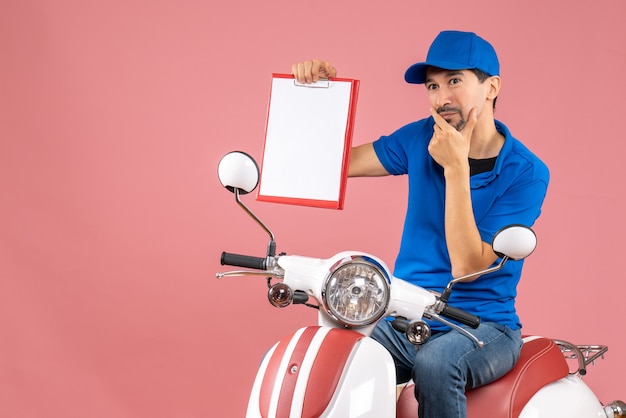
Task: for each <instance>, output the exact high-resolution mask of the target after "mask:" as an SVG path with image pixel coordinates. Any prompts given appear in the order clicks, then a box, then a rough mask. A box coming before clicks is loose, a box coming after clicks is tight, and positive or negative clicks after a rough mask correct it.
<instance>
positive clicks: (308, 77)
mask: <svg viewBox="0 0 626 418" xmlns="http://www.w3.org/2000/svg"><path fill="white" fill-rule="evenodd" d="M303 66H304V79H305V81H306V83H307V84H309V83H312V82H314V81H316V80H315V76H314V74H313V67H314V62H313V61H304V64H303ZM318 68H319V67H318ZM316 71H317V70H316Z"/></svg>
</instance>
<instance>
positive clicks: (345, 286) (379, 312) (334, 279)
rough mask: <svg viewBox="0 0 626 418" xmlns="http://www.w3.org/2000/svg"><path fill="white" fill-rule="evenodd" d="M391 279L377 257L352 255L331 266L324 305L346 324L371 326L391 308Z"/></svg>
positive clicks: (324, 294) (325, 289) (323, 295)
mask: <svg viewBox="0 0 626 418" xmlns="http://www.w3.org/2000/svg"><path fill="white" fill-rule="evenodd" d="M390 282H391V281H390V279H389V275H388V274H387V273H386V270H385V269H384V268H383V267H382V266H381V265H380V264H379V263H378V262H376V261H375V260H373V259H371V258H369V257H366V256H360V255H354V256H349V257H346V258H344V259H342V260H340V261H339V262H337V263H335V265H333V266H332V267H331V268H330V271H329V274H328V276H327V277H326V280H325V281H324V285H323V287H322V304H323V306H324V308H325V309H326V311H327V312H328V313H329V314H330V315H331V316H332V317H333V318H335V319H336V320H337V321H338V322H340V323H341V324H343V325H346V326H362V325H369V324H372V323H373V322H375V321H377V320H379V319H380V318H381V317H382V316H383V315H384V314H385V311H386V310H387V306H388V305H389V298H390V293H391V291H390V287H389V284H390Z"/></svg>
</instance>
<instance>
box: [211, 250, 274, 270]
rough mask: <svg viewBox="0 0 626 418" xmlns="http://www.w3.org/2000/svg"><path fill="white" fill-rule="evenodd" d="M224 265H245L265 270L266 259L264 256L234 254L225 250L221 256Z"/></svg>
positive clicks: (245, 266)
mask: <svg viewBox="0 0 626 418" xmlns="http://www.w3.org/2000/svg"><path fill="white" fill-rule="evenodd" d="M220 263H221V264H222V265H228V266H236V267H244V268H249V269H256V270H265V268H266V265H267V263H266V260H265V258H264V257H253V256H251V255H243V254H233V253H227V252H223V253H222V256H221V257H220Z"/></svg>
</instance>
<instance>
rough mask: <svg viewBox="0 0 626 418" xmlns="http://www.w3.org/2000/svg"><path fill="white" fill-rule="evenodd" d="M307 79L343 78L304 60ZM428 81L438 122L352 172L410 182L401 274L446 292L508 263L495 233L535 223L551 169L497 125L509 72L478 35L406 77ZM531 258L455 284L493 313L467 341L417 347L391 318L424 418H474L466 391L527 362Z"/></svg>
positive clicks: (380, 332) (461, 35)
mask: <svg viewBox="0 0 626 418" xmlns="http://www.w3.org/2000/svg"><path fill="white" fill-rule="evenodd" d="M292 72H293V74H294V76H295V77H296V79H298V80H299V81H300V82H307V83H310V82H313V81H316V80H317V79H319V78H325V77H335V76H336V74H337V71H336V69H335V68H334V67H333V66H332V64H330V63H328V62H323V61H318V60H312V61H306V62H301V63H298V64H294V66H293V68H292ZM405 80H406V81H407V82H409V83H414V84H424V85H425V87H426V91H427V94H428V98H429V101H430V105H431V112H430V113H431V115H430V117H427V118H425V119H422V120H419V121H417V122H413V123H409V124H408V125H406V126H403V127H401V128H400V129H398V130H397V131H395V132H394V133H392V134H390V135H388V136H382V137H381V138H379V139H378V140H376V141H374V142H373V143H368V144H364V145H360V146H357V147H355V148H353V149H352V152H351V157H350V167H349V176H352V177H354V176H383V175H389V174H391V175H401V174H408V175H409V186H408V187H409V199H408V207H407V213H406V219H405V224H404V231H403V235H402V242H401V246H400V251H399V254H398V257H397V259H396V264H395V269H394V275H395V276H396V277H398V278H400V279H403V280H407V281H409V282H411V283H415V284H417V285H419V286H422V287H425V288H428V289H432V290H435V291H439V292H440V291H441V290H442V289H443V288H444V287H445V285H446V284H447V283H448V282H449V281H450V280H451V279H452V278H453V277H460V276H463V275H466V274H469V273H472V272H476V271H480V270H483V269H485V268H487V267H489V266H491V265H492V264H493V263H494V262H495V261H496V260H497V258H498V256H497V255H496V254H495V253H494V251H493V249H492V248H491V245H490V242H491V238H492V237H493V235H494V234H495V233H496V232H497V231H498V230H499V229H501V228H502V227H504V226H506V225H509V224H524V225H528V226H531V225H532V224H533V223H534V222H535V220H536V219H537V217H538V216H539V214H540V212H541V205H542V203H543V200H544V197H545V193H546V190H547V186H548V180H549V173H548V169H547V167H546V166H545V164H544V163H543V162H542V161H541V160H539V159H538V158H537V157H536V156H535V155H533V154H532V153H531V152H530V151H529V150H528V149H527V148H526V147H525V146H524V145H523V144H522V143H521V142H519V141H518V140H517V139H515V138H514V137H513V136H511V133H510V132H509V130H508V129H507V127H506V126H505V125H504V124H502V123H501V122H499V121H496V120H495V119H494V109H495V103H496V98H497V97H498V93H499V92H500V86H501V79H500V65H499V61H498V57H497V55H496V52H495V50H494V49H493V47H492V46H491V45H490V44H489V43H488V42H487V41H486V40H484V39H482V38H481V37H479V36H478V35H476V34H474V33H471V32H459V31H444V32H441V33H440V34H439V35H438V36H437V37H436V38H435V40H434V41H433V43H432V45H431V46H430V49H429V51H428V55H427V59H426V61H425V62H420V63H417V64H414V65H412V66H411V67H409V68H408V70H407V71H406V73H405ZM522 264H523V261H515V262H508V263H507V264H506V265H505V266H504V268H503V269H501V270H500V271H498V272H495V273H491V274H488V275H485V276H484V277H481V278H479V279H478V280H474V281H472V282H468V283H460V284H457V285H456V286H455V287H454V290H453V292H452V296H451V298H450V304H451V305H452V306H455V307H458V308H462V309H465V310H466V311H468V312H470V313H472V314H475V315H478V316H480V317H481V319H482V322H481V325H480V326H479V328H478V329H477V330H472V332H473V333H474V335H476V336H477V337H478V338H479V339H480V340H482V341H483V342H484V343H485V346H484V348H482V349H479V348H477V347H476V346H475V345H474V343H473V342H472V341H471V340H470V339H469V338H467V337H466V336H463V335H462V334H461V333H459V332H457V331H454V330H451V329H450V328H448V327H446V326H444V325H442V324H440V323H436V322H433V323H431V327H432V329H433V336H432V337H431V338H430V340H429V341H428V342H427V343H426V344H424V345H422V346H421V347H419V348H415V347H414V346H412V345H411V344H410V343H409V342H408V341H407V340H406V338H405V337H404V335H403V334H401V333H399V332H397V331H395V330H394V329H393V328H392V327H391V326H390V323H389V322H387V321H381V323H380V324H379V325H378V326H377V328H376V330H375V331H374V334H373V336H372V337H373V338H375V339H376V340H378V341H379V342H380V343H381V344H383V345H384V346H385V347H386V348H387V349H388V350H389V352H390V353H391V355H392V357H393V358H394V361H395V364H396V374H397V378H398V382H406V381H408V380H409V379H411V378H412V379H413V380H414V382H415V392H416V397H417V399H418V402H419V411H418V413H419V416H420V417H421V418H455V417H465V416H466V402H465V389H467V388H473V387H478V386H482V385H485V384H487V383H490V382H492V381H494V380H496V379H498V378H499V377H501V376H503V375H504V374H506V373H507V372H508V371H509V370H510V369H511V368H512V367H513V366H514V365H515V363H516V361H517V359H518V357H519V352H520V348H521V345H522V341H521V331H520V329H521V323H520V321H519V318H518V316H517V314H516V311H515V296H516V286H517V283H518V281H519V279H520V275H521V269H522Z"/></svg>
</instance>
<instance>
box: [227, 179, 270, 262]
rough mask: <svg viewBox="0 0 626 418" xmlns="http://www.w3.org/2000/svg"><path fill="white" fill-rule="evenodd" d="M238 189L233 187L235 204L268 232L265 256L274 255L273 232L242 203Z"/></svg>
mask: <svg viewBox="0 0 626 418" xmlns="http://www.w3.org/2000/svg"><path fill="white" fill-rule="evenodd" d="M239 190H240V189H238V188H236V187H235V188H234V192H235V201H236V202H237V204H238V205H239V206H241V208H242V209H243V210H245V211H246V213H247V214H248V215H250V217H251V218H252V219H254V220H255V221H256V223H258V224H259V225H260V226H261V228H263V229H264V230H265V232H267V233H268V235H269V236H270V242H269V244H268V245H267V256H268V257H274V256H275V255H276V242H275V241H274V234H273V233H272V231H270V230H269V228H268V227H267V226H265V224H264V223H263V222H262V221H261V220H260V219H259V218H258V217H257V216H256V215H255V214H254V213H252V211H251V210H250V209H248V207H247V206H246V205H244V204H243V202H242V201H241V199H240V198H239Z"/></svg>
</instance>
